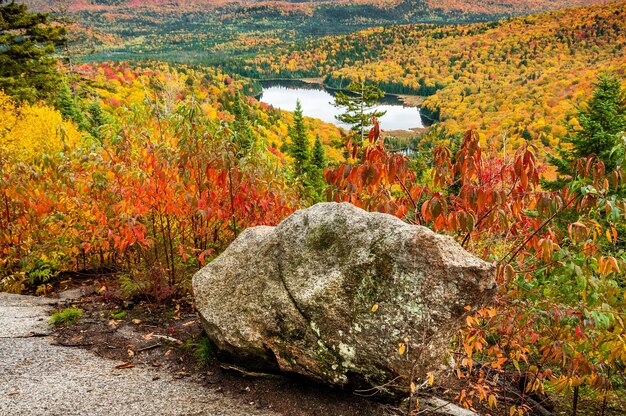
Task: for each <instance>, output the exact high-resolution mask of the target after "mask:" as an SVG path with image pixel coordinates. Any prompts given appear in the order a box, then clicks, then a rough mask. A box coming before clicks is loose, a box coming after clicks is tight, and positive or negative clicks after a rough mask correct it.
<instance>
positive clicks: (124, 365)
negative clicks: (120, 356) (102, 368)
mask: <svg viewBox="0 0 626 416" xmlns="http://www.w3.org/2000/svg"><path fill="white" fill-rule="evenodd" d="M134 366H135V364H133V363H124V364H120V365H116V366H115V368H117V369H118V370H123V369H125V368H133V367H134Z"/></svg>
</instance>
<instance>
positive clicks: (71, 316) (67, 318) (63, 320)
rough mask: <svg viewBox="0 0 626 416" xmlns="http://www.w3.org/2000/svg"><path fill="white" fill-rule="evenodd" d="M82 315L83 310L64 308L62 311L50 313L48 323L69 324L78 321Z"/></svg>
mask: <svg viewBox="0 0 626 416" xmlns="http://www.w3.org/2000/svg"><path fill="white" fill-rule="evenodd" d="M82 315H83V311H81V310H80V309H76V308H66V309H63V310H62V311H58V312H55V313H53V314H52V316H51V317H50V323H51V324H53V325H64V326H70V325H74V324H75V323H76V322H78V319H80V317H81V316H82Z"/></svg>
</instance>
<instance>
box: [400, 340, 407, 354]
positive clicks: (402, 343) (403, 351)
mask: <svg viewBox="0 0 626 416" xmlns="http://www.w3.org/2000/svg"><path fill="white" fill-rule="evenodd" d="M405 352H406V344H405V343H404V342H401V343H399V344H398V354H400V355H404V353H405Z"/></svg>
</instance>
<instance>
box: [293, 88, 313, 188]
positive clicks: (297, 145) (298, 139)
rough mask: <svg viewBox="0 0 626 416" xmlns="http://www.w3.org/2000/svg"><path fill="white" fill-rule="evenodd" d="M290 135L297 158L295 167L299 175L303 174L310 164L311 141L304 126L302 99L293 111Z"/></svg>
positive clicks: (295, 157) (294, 154) (294, 155)
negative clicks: (309, 141)
mask: <svg viewBox="0 0 626 416" xmlns="http://www.w3.org/2000/svg"><path fill="white" fill-rule="evenodd" d="M289 136H290V137H291V146H290V147H289V150H290V153H291V155H292V156H293V158H294V159H295V161H294V167H295V169H296V174H297V175H298V176H301V175H303V174H304V173H305V172H306V170H307V166H308V164H309V143H308V138H307V135H306V127H305V126H304V116H303V115H302V105H300V100H298V101H297V103H296V110H295V111H294V113H293V126H291V129H290V132H289Z"/></svg>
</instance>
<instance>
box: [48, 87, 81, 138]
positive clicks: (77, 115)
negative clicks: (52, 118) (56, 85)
mask: <svg viewBox="0 0 626 416" xmlns="http://www.w3.org/2000/svg"><path fill="white" fill-rule="evenodd" d="M55 105H56V108H57V109H58V110H59V112H60V113H61V115H63V118H65V119H69V120H72V121H73V122H74V123H76V124H77V125H78V127H80V128H81V129H83V130H87V129H88V126H87V125H86V124H85V118H84V116H83V113H82V111H81V109H80V107H79V105H78V103H77V101H76V99H75V98H74V96H73V95H72V92H71V91H70V88H69V87H68V86H67V84H65V83H63V84H62V85H61V87H60V89H59V93H58V96H57V99H56V104H55Z"/></svg>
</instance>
